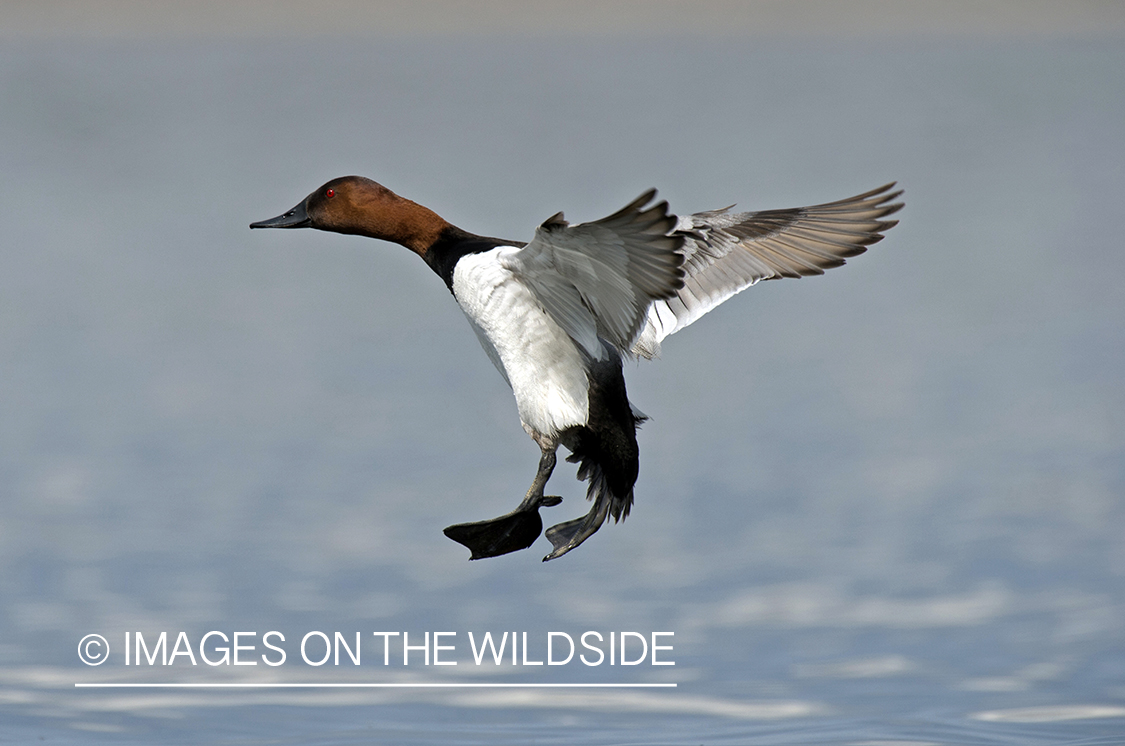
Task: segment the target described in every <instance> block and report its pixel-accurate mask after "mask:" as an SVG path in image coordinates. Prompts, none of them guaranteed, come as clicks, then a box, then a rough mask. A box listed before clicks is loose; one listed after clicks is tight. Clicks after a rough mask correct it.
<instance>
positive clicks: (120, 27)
mask: <svg viewBox="0 0 1125 746" xmlns="http://www.w3.org/2000/svg"><path fill="white" fill-rule="evenodd" d="M505 34H521V35H530V36H553V35H559V34H582V35H592V36H606V35H641V36H644V35H664V34H683V35H716V36H724V37H731V36H823V37H826V38H827V37H832V38H837V39H838V38H840V37H852V38H872V37H883V36H903V35H905V36H949V35H954V36H970V37H987V38H996V37H999V38H1008V37H1031V38H1052V37H1053V38H1058V37H1065V36H1078V37H1091V36H1095V37H1112V36H1122V35H1125V3H1121V2H1116V1H1115V0H1108V1H1107V0H1074V1H1073V2H1067V3H1058V2H1050V1H1049V0H995V1H993V2H976V1H971V0H921V1H919V2H900V1H899V0H857V1H855V2H847V3H844V2H837V1H835V0H795V1H792V2H779V1H778V0H741V1H739V0H691V1H690V2H689V1H688V0H657V1H652V0H617V1H615V2H598V1H597V0H573V1H571V2H565V3H562V2H549V1H546V0H531V1H528V2H515V1H513V0H480V1H479V2H465V1H464V0H383V1H382V2H361V1H360V0H326V1H325V2H318V3H308V2H298V1H297V0H281V1H280V2H267V1H266V0H228V1H224V2H214V1H212V0H206V1H201V2H176V1H175V0H44V1H42V2H14V1H13V0H5V1H3V2H0V37H6V38H13V37H31V38H51V37H64V38H68V37H79V38H107V39H113V38H137V37H142V38H143V37H200V36H202V37H235V38H240V37H250V38H254V37H279V36H280V37H310V36H313V37H315V36H361V37H362V36H397V35H438V36H446V35H483V36H489V35H505Z"/></svg>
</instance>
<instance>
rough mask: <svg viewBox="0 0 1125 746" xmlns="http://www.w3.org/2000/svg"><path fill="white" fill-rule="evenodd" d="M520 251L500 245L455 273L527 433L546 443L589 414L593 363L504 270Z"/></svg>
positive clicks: (461, 297) (461, 300) (465, 307)
mask: <svg viewBox="0 0 1125 746" xmlns="http://www.w3.org/2000/svg"><path fill="white" fill-rule="evenodd" d="M519 251H520V250H519V249H517V248H515V247H512V246H499V247H497V248H495V249H492V250H491V251H486V252H483V253H480V254H470V255H467V256H465V257H462V258H461V260H460V261H458V262H457V266H456V268H455V269H454V271H453V296H454V297H455V298H456V299H457V303H458V304H459V305H460V306H461V310H462V311H464V312H465V316H467V317H468V319H469V324H470V325H471V326H472V327H473V331H474V332H476V335H477V339H479V340H480V343H481V346H482V347H484V351H485V352H486V353H488V357H489V359H490V360H492V362H493V364H494V365H495V366H496V367H497V369H498V370H499V371H500V373H501V375H503V376H504V378H505V379H506V380H507V381H508V385H509V386H511V387H512V392H513V393H514V394H515V397H516V407H517V408H518V409H519V414H520V421H521V422H522V423H523V428H524V430H526V431H527V433H528V435H530V436H531V437H532V438H534V439H535V440H536V441H537V442H540V444H541V445H546V443H545V442H544V441H545V440H546V441H553V440H554V438H555V437H556V436H557V435H558V434H559V433H561V432H562V431H563V430H566V429H567V428H569V427H574V426H579V425H585V424H586V420H587V415H588V412H589V400H588V396H587V389H588V380H587V375H586V364H587V363H586V359H585V358H584V357H583V353H582V352H580V351H579V348H578V346H577V344H575V342H574V340H573V339H571V337H570V336H569V335H568V334H567V333H566V332H565V331H564V330H563V328H562V327H561V326H559V324H558V323H556V322H555V320H554V319H552V318H551V316H550V315H548V314H547V312H546V311H545V310H544V309H543V306H542V304H541V303H540V302H539V300H538V299H537V298H536V296H535V295H534V293H533V292H532V291H531V289H530V288H529V287H528V286H527V285H526V284H524V283H523V282H522V281H521V280H520V279H519V278H518V277H516V276H515V275H514V274H513V273H512V271H511V270H510V269H508V268H507V267H506V266H505V261H504V260H506V259H509V258H511V257H513V256H514V255H515V254H517V253H518V252H519Z"/></svg>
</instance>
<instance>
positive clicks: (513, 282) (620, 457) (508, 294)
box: [250, 176, 902, 561]
mask: <svg viewBox="0 0 1125 746" xmlns="http://www.w3.org/2000/svg"><path fill="white" fill-rule="evenodd" d="M893 188H894V184H893V183H892V184H887V185H886V186H883V187H880V188H879V189H875V190H872V191H870V192H866V193H864V194H860V195H857V196H855V197H851V198H848V199H844V200H839V201H837V202H829V203H827V204H822V205H816V206H813V207H800V208H794V209H787V210H764V211H759V212H730V209H731V208H729V207H728V208H725V209H721V210H711V211H708V212H701V213H696V214H694V215H686V216H681V217H677V216H675V215H673V214H671V213H669V212H668V205H667V203H666V202H656V203H655V204H654V203H653V200H654V199H655V197H656V190H649V191H647V192H645V193H644V194H642V195H641V196H639V197H638V198H637V199H635V200H633V201H632V202H630V203H629V204H628V205H626V206H625V207H623V208H621V209H620V210H618V211H617V212H615V213H613V214H612V215H610V216H609V217H606V218H602V219H601V220H596V221H594V222H591V223H581V224H578V225H570V224H568V223H567V222H566V220H564V219H563V214H562V213H561V212H560V213H558V214H556V215H554V216H552V217H550V218H548V219H547V220H546V221H545V222H544V223H543V224H542V225H540V226H539V228H538V229H536V231H535V236H534V237H533V238H532V239H531V241H530V242H528V243H524V242H522V241H507V240H503V239H499V238H488V237H485V236H478V235H476V234H474V233H469V232H467V231H464V230H462V229H461V228H458V227H457V226H455V225H452V224H451V223H449V222H447V221H446V220H444V219H442V218H441V217H440V216H438V215H437V213H435V212H433V211H432V210H429V209H428V208H425V207H423V206H421V205H419V204H416V203H414V202H411V201H410V200H408V199H405V198H403V197H400V196H398V195H397V194H395V193H394V192H392V191H391V190H389V189H387V188H386V187H384V186H382V185H381V184H378V183H376V182H374V181H371V180H370V179H366V178H363V177H360V176H344V177H341V178H338V179H333V180H332V181H329V182H328V183H327V184H325V185H324V186H322V187H320V188H319V189H317V190H316V191H314V192H313V193H312V194H310V195H309V196H308V197H306V198H305V199H303V200H302V201H301V202H300V203H299V204H298V205H297V206H296V207H294V208H293V209H292V210H289V211H288V212H286V213H284V214H282V215H279V216H278V217H276V218H273V219H271V220H263V221H261V222H257V223H252V224H251V225H250V227H251V228H316V229H318V230H323V231H333V232H336V233H350V234H358V235H363V236H369V237H371V238H378V239H382V240H384V241H390V242H393V243H397V244H401V245H402V246H405V247H406V248H408V249H410V250H411V251H413V252H414V253H416V254H418V256H420V257H422V259H423V260H424V261H425V262H426V264H428V265H429V266H430V268H431V269H433V270H434V272H436V273H437V275H438V276H439V277H441V279H442V280H444V281H445V284H446V286H447V287H448V288H449V289H450V291H452V293H453V297H454V298H455V299H456V301H457V304H458V305H459V306H460V307H461V310H462V311H464V313H465V316H466V317H467V318H468V319H469V325H470V326H471V327H472V328H473V331H474V332H476V335H477V339H479V340H480V343H481V346H482V347H484V351H485V352H486V353H487V354H488V357H489V359H490V360H492V362H493V364H494V365H495V366H496V368H497V369H498V370H499V371H500V375H502V376H504V380H506V381H507V382H508V385H509V386H511V388H512V392H513V393H514V394H515V397H516V406H517V408H518V410H519V415H520V422H522V423H523V428H524V430H526V431H527V434H528V435H530V436H531V438H532V440H534V441H535V442H536V444H538V446H539V449H540V453H541V455H540V458H539V468H538V470H537V471H536V473H535V479H534V480H533V481H532V483H531V487H530V488H529V489H528V491H527V494H526V495H525V496H524V498H523V501H522V502H520V504H519V505H518V506H517V507H516V509H515V510H514V511H512V512H511V513H508V514H507V515H504V516H501V517H499V518H495V519H492V520H488V521H477V522H473V523H460V524H457V525H454V526H449V527H448V528H446V529H445V535H446V536H448V537H449V538H451V539H453V540H455V541H457V542H459V543H461V544H463V545H465V546H466V547H468V549H469V550H470V551H471V552H472V556H471V557H470V559H482V558H484V557H496V556H499V555H502V554H507V553H509V552H515V551H518V550H520V549H526V548H527V547H529V546H531V544H532V543H533V542H534V541H535V540H536V539H537V538H538V537H539V534H540V533H541V532H542V530H543V522H542V519H541V517H540V515H539V509H540V508H541V507H549V506H553V505H558V504H559V503H560V502H561V501H562V498H561V497H557V496H554V495H546V494H544V491H545V488H546V486H547V480H548V479H550V477H551V473H552V472H553V471H554V468H555V461H556V451H557V450H558V447H559V446H560V445H562V446H565V447H566V448H567V450H569V451H570V456H568V457H567V461H569V462H571V463H577V464H578V465H579V466H578V478H579V479H582V480H586V481H587V482H588V488H587V492H586V498H587V500H589V501H591V502H592V506H591V507H590V511H589V512H588V513H586V514H585V515H584V516H581V517H579V518H575V519H573V520H569V521H565V522H563V523H559V524H557V525H555V526H552V527H551V528H549V529H547V533H546V535H547V538H548V539H549V540H550V542H551V545H552V549H551V552H550V553H549V554H548V555H547V556H546V557H544V558H543V559H544V561H546V560H551V559H555V558H557V557H561V556H562V555H564V554H566V553H567V552H569V551H570V550H572V549H574V548H575V547H577V546H578V545H579V544H581V543H582V542H584V541H585V540H586V539H588V538H589V537H590V536H591V535H593V534H594V532H596V531H597V530H598V529H599V528H600V527H601V525H602V524H603V523H604V522H605V521H606V519H607V518H608V517H610V516H612V517H613V519H614V521H615V522H616V521H619V520H622V519H624V518H625V517H626V516H627V515H629V508H630V507H631V506H632V504H633V485H634V483H635V482H636V481H637V473H638V449H637V436H636V431H637V428H638V427H639V426H640V424H641V423H642V422H643V421H644V420H645V419H646V418H645V415H644V414H642V413H641V412H640V410H638V409H637V408H635V407H634V406H633V405H632V404H631V403H630V402H629V399H628V397H627V395H626V392H625V379H624V377H623V376H622V369H621V365H622V360H623V359H625V358H647V359H651V358H653V357H654V356H656V355H657V354H658V353H659V351H660V342H661V340H663V339H664V338H665V337H667V336H668V335H669V334H673V333H675V332H677V331H679V330H680V329H683V328H684V327H685V326H688V325H689V324H692V323H693V322H695V321H696V320H697V319H698V318H699V317H700V316H702V315H703V314H705V313H707V312H708V311H710V310H711V309H712V308H714V307H715V306H717V305H719V304H720V303H722V302H723V301H725V300H726V299H728V298H730V297H731V296H733V295H735V294H736V293H739V292H741V291H742V290H745V289H746V288H748V287H750V286H751V285H753V284H755V283H757V282H759V281H761V280H774V279H779V278H782V277H804V276H807V275H819V274H823V273H824V270H826V269H829V268H831V267H838V266H840V265H842V264H843V263H844V260H845V259H846V258H847V257H851V256H855V255H857V254H861V253H863V252H864V251H865V250H866V249H867V247H868V246H870V245H871V244H873V243H875V242H877V241H879V240H881V239H882V238H883V233H884V232H885V231H886V230H888V229H889V228H891V227H892V226H894V225H895V224H896V223H897V222H898V221H896V220H887V219H886V218H887V216H889V215H891V214H893V213H895V212H897V211H898V210H899V209H901V208H902V204H901V203H896V202H894V200H895V198H897V197H898V196H899V195H900V194H902V192H901V191H893Z"/></svg>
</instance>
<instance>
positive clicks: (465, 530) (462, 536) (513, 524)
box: [444, 495, 562, 560]
mask: <svg viewBox="0 0 1125 746" xmlns="http://www.w3.org/2000/svg"><path fill="white" fill-rule="evenodd" d="M561 502H562V498H561V497H559V496H557V495H544V496H543V497H542V498H540V499H539V500H537V501H536V502H535V503H534V504H533V505H530V506H528V507H524V506H522V505H521V506H520V507H518V508H516V509H515V510H513V511H512V512H511V513H508V514H507V515H502V516H500V517H499V518H493V519H492V520H490V521H474V522H473V523H458V524H455V525H453V526H449V527H447V528H446V529H445V531H444V533H445V535H446V536H448V537H449V538H450V539H453V540H454V541H456V542H457V543H458V544H463V545H464V546H466V547H468V549H469V551H470V552H471V553H472V556H471V557H469V559H471V560H475V559H484V558H486V557H499V556H500V555H502V554H508V553H510V552H518V551H519V550H521V549H527V548H528V547H529V546H531V545H532V544H534V543H535V540H536V539H538V538H539V534H541V533H542V532H543V519H542V518H540V517H539V508H541V507H551V506H552V505H558V504H559V503H561Z"/></svg>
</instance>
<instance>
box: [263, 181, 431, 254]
mask: <svg viewBox="0 0 1125 746" xmlns="http://www.w3.org/2000/svg"><path fill="white" fill-rule="evenodd" d="M250 227H251V228H316V229H318V230H322V231H333V232H335V233H352V234H357V235H361V236H369V237H370V238H379V239H382V240H384V241H393V242H394V243H397V244H402V245H403V246H405V247H406V248H408V249H410V250H411V251H414V252H416V253H417V254H418V255H420V256H423V257H424V256H425V255H426V250H427V249H428V248H429V247H430V245H431V244H433V242H434V241H435V240H437V237H438V236H439V235H440V234H441V232H442V230H444V229H445V228H447V227H450V224H449V223H447V222H446V221H445V220H443V219H442V218H441V217H440V216H439V215H438V214H437V213H435V212H434V211H433V210H430V209H427V208H425V207H422V206H421V205H419V204H417V203H415V202H411V201H410V200H408V199H405V198H403V197H400V196H398V195H397V194H395V193H394V192H392V191H391V190H390V189H387V188H386V187H385V186H383V185H382V184H378V183H376V182H374V181H372V180H371V179H365V178H364V177H362V176H341V177H340V178H338V179H333V180H332V181H330V182H328V183H327V184H325V185H324V186H322V187H320V188H319V189H317V190H316V191H315V192H313V193H312V194H310V195H309V196H308V197H305V199H304V200H303V201H302V202H301V203H300V204H298V205H297V206H296V207H294V208H293V209H292V210H290V211H288V212H286V213H285V214H283V215H278V216H277V217H276V218H272V219H271V220H263V221H261V222H258V223H251V224H250Z"/></svg>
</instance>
